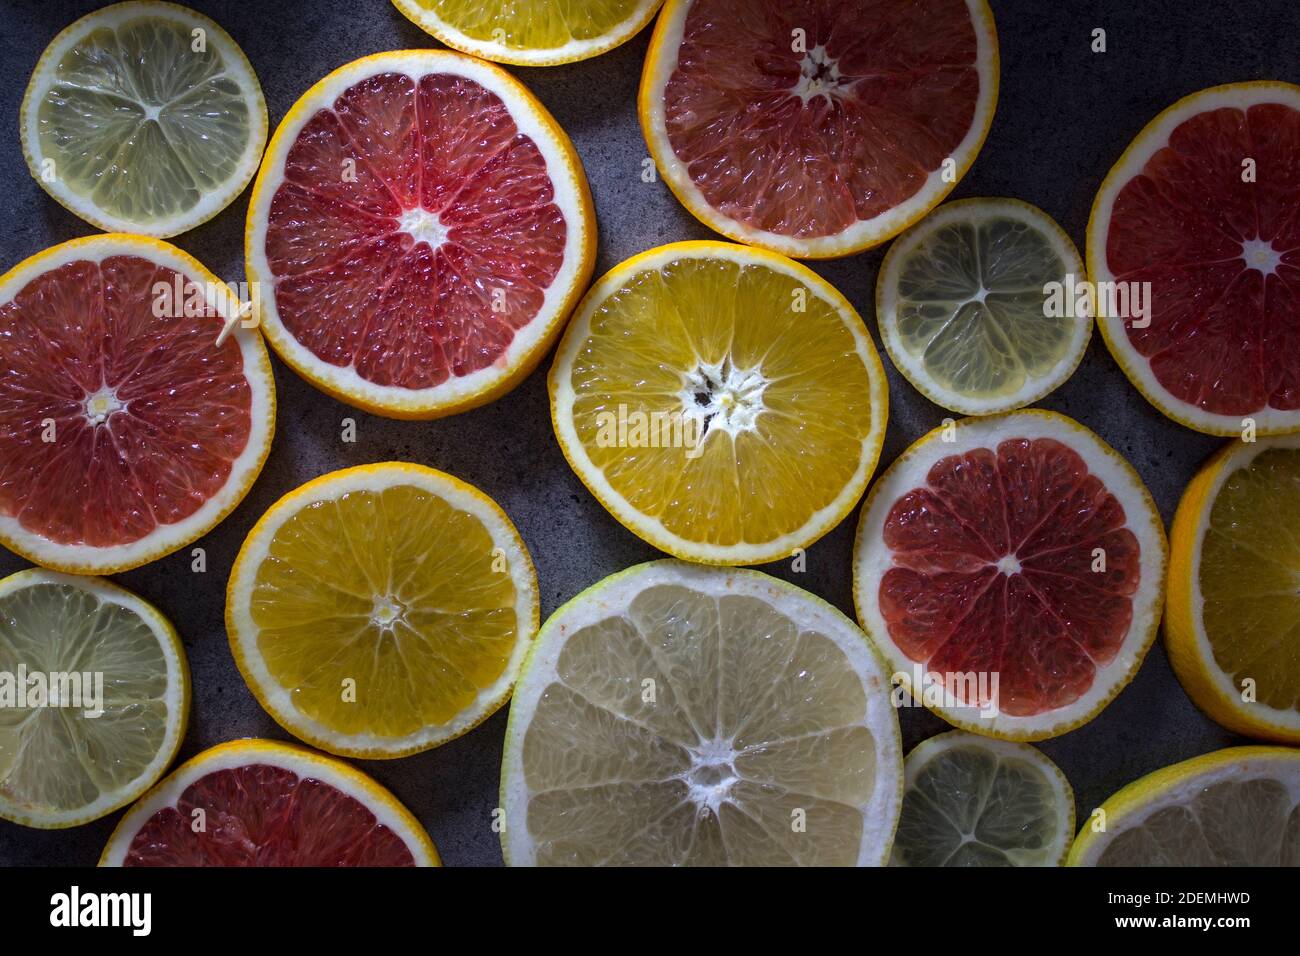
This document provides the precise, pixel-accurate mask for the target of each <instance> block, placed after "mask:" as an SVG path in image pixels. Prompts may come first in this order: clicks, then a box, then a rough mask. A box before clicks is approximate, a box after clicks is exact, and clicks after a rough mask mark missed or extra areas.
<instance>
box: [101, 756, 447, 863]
mask: <svg viewBox="0 0 1300 956" xmlns="http://www.w3.org/2000/svg"><path fill="white" fill-rule="evenodd" d="M99 865H100V866H439V865H440V863H439V860H438V851H437V850H436V849H434V846H433V841H431V840H430V839H429V835H428V834H427V833H425V831H424V827H422V826H420V822H419V821H418V820H416V819H415V817H413V816H412V815H411V813H410V811H409V810H407V809H406V808H405V807H404V806H402V805H401V804H400V803H399V802H398V801H397V798H396V797H394V796H393V795H392V794H391V793H389V792H388V791H387V790H386V789H384V788H383V787H381V786H380V785H379V784H377V783H375V781H374V780H372V779H370V778H369V777H367V776H366V775H365V774H364V773H362V772H361V771H359V770H356V769H354V768H352V767H349V766H348V765H347V764H345V763H343V762H342V761H340V760H333V759H331V758H329V757H325V756H322V755H321V754H318V753H314V752H312V751H310V750H307V749H306V748H305V747H298V746H295V745H293V744H283V743H280V742H278V741H274V740H253V739H248V740H233V741H231V742H230V743H225V744H219V745H218V746H216V747H212V748H210V749H208V750H205V751H203V752H202V753H201V754H199V755H198V756H197V757H194V758H193V759H191V760H188V761H186V762H185V763H184V764H182V765H181V766H180V767H178V768H177V769H176V770H175V771H173V772H172V773H171V774H170V775H169V776H168V777H167V779H166V780H164V781H163V782H162V783H160V784H158V786H156V787H154V788H153V790H151V791H149V793H147V794H146V795H145V796H144V797H143V798H142V799H141V800H140V802H139V803H137V804H136V805H135V806H134V807H132V808H131V810H130V811H129V812H128V813H127V814H126V815H125V816H124V817H122V820H121V821H120V822H119V823H118V825H117V829H115V830H114V831H113V835H112V837H110V838H109V841H108V846H106V847H105V848H104V853H103V855H102V856H101V857H100V860H99Z"/></svg>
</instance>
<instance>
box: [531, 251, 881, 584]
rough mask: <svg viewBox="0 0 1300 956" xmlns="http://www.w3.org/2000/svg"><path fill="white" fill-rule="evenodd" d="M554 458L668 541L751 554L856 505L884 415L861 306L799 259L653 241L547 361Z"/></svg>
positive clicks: (690, 551) (818, 530)
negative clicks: (560, 455)
mask: <svg viewBox="0 0 1300 956" xmlns="http://www.w3.org/2000/svg"><path fill="white" fill-rule="evenodd" d="M550 390H551V418H552V421H553V422H554V424H555V434H556V437H557V438H558V439H559V442H560V447H561V448H562V449H563V450H564V454H565V457H566V458H568V460H569V464H570V465H572V466H573V469H574V471H576V472H577V473H578V476H579V477H580V478H581V479H582V481H583V483H584V484H586V486H587V487H588V488H589V489H590V490H591V492H592V494H594V495H595V496H596V497H597V498H598V499H600V502H601V503H602V504H603V505H604V506H605V507H606V508H607V509H608V510H609V511H610V513H611V514H613V515H614V517H616V518H617V519H618V520H619V521H620V522H621V523H622V524H623V525H624V526H625V527H627V528H629V529H630V530H632V531H633V532H635V533H636V534H638V535H640V536H641V537H642V538H644V539H645V540H647V541H649V542H650V543H651V544H653V545H654V546H655V547H657V548H659V549H661V550H663V551H667V552H668V553H669V554H673V555H676V556H678V557H681V558H686V559H688V560H691V561H698V562H701V563H705V564H758V563H761V562H764V561H773V560H776V559H778V558H783V557H786V556H787V555H789V554H791V553H792V551H793V550H794V549H795V548H806V547H807V546H808V545H810V544H811V543H812V542H813V541H815V540H817V539H818V538H819V537H821V536H822V535H823V534H825V533H826V532H827V531H829V530H830V529H831V528H833V527H835V525H837V524H838V523H839V522H840V521H841V520H842V519H843V518H844V516H845V515H846V514H848V512H849V511H850V510H851V509H852V508H853V506H854V505H855V504H856V503H857V501H858V498H859V497H861V495H862V492H863V489H865V487H866V484H867V479H868V477H869V476H870V475H871V472H872V471H873V470H874V469H875V467H876V461H877V459H878V457H879V455H880V446H881V442H882V440H883V437H884V430H885V422H886V420H887V418H888V402H889V397H888V388H887V385H886V383H885V375H884V369H883V368H882V367H881V364H880V358H879V357H878V356H877V355H876V350H875V347H874V346H873V345H872V344H871V337H870V336H869V335H868V334H867V330H866V328H865V327H864V326H863V324H862V319H861V318H859V316H858V314H857V313H856V312H855V311H854V310H853V306H851V305H850V304H849V302H848V300H847V299H845V298H844V297H843V296H842V295H840V294H839V292H837V291H836V290H835V289H834V287H832V286H831V285H830V284H829V283H828V282H826V281H825V280H824V279H822V278H821V277H820V276H818V275H817V274H816V273H815V272H813V271H812V270H811V269H808V268H807V267H805V266H802V265H800V264H799V263H796V262H793V261H791V260H789V259H786V258H784V257H783V256H778V255H775V254H773V253H770V252H764V251H762V250H758V249H752V248H747V247H745V246H737V245H733V244H731V243H724V242H682V243H674V244H672V245H667V246H660V247H659V248H657V249H651V250H650V251H648V252H644V253H641V254H640V255H638V256H634V257H633V258H631V259H629V260H627V261H626V262H623V263H621V264H620V265H618V266H616V267H615V268H614V269H612V270H611V271H610V272H609V273H608V274H607V275H605V276H604V277H603V278H602V279H601V280H600V281H599V282H597V283H596V284H595V285H594V286H593V287H592V289H591V291H590V292H589V293H588V294H587V297H586V298H585V299H584V300H583V301H582V303H581V305H580V306H579V307H578V310H577V312H576V313H575V315H574V319H573V321H572V323H571V324H570V325H569V328H568V330H567V332H566V333H565V336H564V339H563V341H562V342H561V343H560V347H559V349H558V350H557V352H556V356H555V364H554V365H553V366H552V367H551V375H550Z"/></svg>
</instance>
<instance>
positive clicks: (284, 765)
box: [99, 739, 438, 866]
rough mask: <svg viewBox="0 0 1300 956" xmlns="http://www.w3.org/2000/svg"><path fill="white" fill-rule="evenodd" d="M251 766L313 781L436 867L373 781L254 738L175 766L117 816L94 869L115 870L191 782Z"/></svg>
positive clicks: (425, 842)
mask: <svg viewBox="0 0 1300 956" xmlns="http://www.w3.org/2000/svg"><path fill="white" fill-rule="evenodd" d="M254 765H261V766H268V767H278V768H280V769H283V770H288V771H289V772H291V773H294V774H297V775H298V776H299V777H309V778H311V779H313V780H319V781H320V782H321V783H324V784H328V785H329V786H331V787H333V788H334V789H335V790H338V791H340V792H341V793H344V794H346V795H347V796H349V797H352V798H353V799H354V800H356V801H358V802H359V803H361V804H362V805H363V806H364V807H365V808H366V809H367V810H369V811H370V812H371V813H373V814H374V815H375V819H376V820H377V821H378V822H379V823H381V824H383V825H384V826H386V827H388V829H390V830H392V831H393V833H394V834H396V835H397V836H398V838H400V839H401V841H402V842H403V843H405V844H406V848H407V849H408V850H410V851H411V856H413V857H414V858H415V864H416V866H437V865H438V858H437V856H436V854H433V853H431V852H430V850H431V849H432V845H431V844H430V843H429V837H428V834H426V833H425V832H424V829H423V828H422V827H421V826H420V824H419V822H418V821H416V819H415V817H413V816H411V814H410V813H409V812H408V811H407V810H406V808H405V807H403V806H402V805H401V804H400V803H399V802H398V801H397V798H396V797H394V796H393V795H392V794H391V793H389V792H388V790H386V789H384V788H383V787H381V786H380V785H379V784H378V783H376V782H375V781H373V780H371V779H370V778H369V777H367V776H366V775H364V774H363V773H361V772H360V771H359V770H356V769H354V768H352V767H350V766H348V765H347V764H345V763H343V762H342V761H339V760H334V759H331V758H329V757H326V756H324V755H322V754H316V753H311V752H309V751H306V750H302V749H300V748H298V747H294V746H287V745H285V744H281V743H276V742H275V741H271V740H257V739H245V740H236V741H232V742H230V743H227V744H219V745H217V746H216V747H212V748H210V749H208V750H205V751H203V753H201V754H199V755H198V756H197V757H194V758H193V759H192V760H189V761H187V762H186V763H185V764H183V765H182V766H181V767H179V768H178V769H177V770H176V771H175V772H174V773H172V774H171V776H169V777H168V778H167V779H166V780H164V781H163V782H162V783H160V784H159V785H158V786H157V787H155V788H154V789H153V790H152V791H150V792H149V793H148V794H146V795H145V797H144V799H142V800H141V801H140V802H139V803H137V804H136V805H135V806H134V807H132V808H131V810H130V811H129V812H128V813H127V814H126V815H125V816H124V817H122V819H121V821H120V822H119V823H118V825H117V828H116V829H115V830H114V831H113V836H112V837H111V838H110V839H109V842H108V846H107V847H106V848H105V849H104V855H103V858H102V859H101V860H100V861H99V865H100V866H121V865H122V864H123V862H124V861H125V860H126V855H127V852H128V851H129V850H130V849H131V841H132V839H134V837H135V835H136V834H137V833H138V832H139V831H140V828H141V827H142V826H144V825H145V823H147V822H148V821H149V818H150V817H152V816H153V815H154V814H155V813H157V812H158V811H159V810H163V809H165V808H167V807H175V806H176V805H177V803H178V801H179V800H180V797H181V794H183V793H184V792H185V790H186V789H187V788H188V787H190V786H191V785H192V784H193V783H194V782H195V781H197V780H199V779H201V778H203V777H206V776H207V775H208V774H212V773H217V772H219V771H222V770H234V769H237V768H239V767H248V766H254Z"/></svg>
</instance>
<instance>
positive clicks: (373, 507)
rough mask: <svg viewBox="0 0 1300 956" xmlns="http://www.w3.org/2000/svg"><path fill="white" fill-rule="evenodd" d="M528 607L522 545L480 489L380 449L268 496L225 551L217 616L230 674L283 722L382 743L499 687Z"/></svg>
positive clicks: (476, 707) (498, 692)
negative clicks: (223, 599) (376, 455)
mask: <svg viewBox="0 0 1300 956" xmlns="http://www.w3.org/2000/svg"><path fill="white" fill-rule="evenodd" d="M537 607H538V604H537V580H536V576H535V574H534V572H533V567H532V562H531V560H530V559H529V557H528V552H527V550H526V549H525V548H524V545H523V542H522V541H521V540H520V539H519V535H518V532H516V531H515V529H514V526H513V525H512V524H511V523H510V520H509V519H508V518H507V517H506V515H505V513H504V512H502V511H501V509H500V508H498V507H497V505H496V504H495V503H494V502H493V501H492V500H491V499H490V498H488V497H487V496H486V495H484V494H483V493H482V492H480V491H478V490H477V489H475V488H472V487H471V486H469V485H466V484H465V483H464V482H460V481H457V480H456V479H455V478H452V477H451V476H449V475H444V474H443V473H442V472H438V471H434V470H433V469H431V468H424V467H422V466H420V465H410V464H403V463H397V462H390V463H386V464H379V465H363V466H360V467H357V468H349V469H344V470H343V471H337V472H333V473H331V474H328V475H325V476H324V477H322V478H318V479H316V480H315V481H312V482H309V483H308V484H306V485H304V486H303V487H301V488H299V489H298V490H296V491H294V492H291V493H290V494H289V495H286V496H285V497H284V498H282V499H281V500H280V501H279V502H277V503H276V504H275V505H273V506H272V507H271V509H270V510H269V511H268V512H267V513H266V514H265V515H264V516H263V517H262V519H261V521H259V522H258V524H257V525H256V526H255V527H254V528H253V530H252V531H251V532H249V535H248V538H247V539H246V540H245V542H244V546H243V548H242V549H241V550H240V553H239V557H238V558H237V559H236V561H235V567H234V569H233V571H232V573H231V577H230V586H229V590H228V594H227V604H226V620H227V625H228V629H229V632H230V642H231V648H232V649H233V651H234V654H235V661H236V663H237V664H238V665H239V668H240V671H241V672H242V673H243V675H244V679H245V680H246V681H248V684H249V687H250V688H251V689H252V690H253V693H254V694H255V695H256V696H257V698H258V700H259V701H261V703H262V705H263V706H264V707H265V708H266V709H267V710H268V711H269V712H270V713H271V715H272V716H273V717H274V718H275V719H276V720H277V721H279V723H280V724H281V725H282V726H283V727H285V729H287V730H289V731H290V732H291V733H294V734H296V735H297V736H299V737H301V738H302V739H304V740H306V741H308V742H310V743H312V744H315V745H316V746H318V747H321V748H323V749H325V750H329V751H331V752H334V753H340V754H346V755H350V756H365V757H396V756H402V755H405V754H409V753H414V752H415V751H418V750H425V749H428V748H429V747H433V746H436V745H437V744H440V743H443V742H444V741H446V740H449V739H451V738H452V737H455V736H458V735H459V734H462V733H464V732H465V731H466V730H469V729H470V728H471V727H473V726H475V725H476V724H478V723H479V722H480V721H482V720H483V719H484V718H486V717H487V716H488V715H490V714H491V713H492V712H493V711H495V710H496V709H497V708H498V707H499V706H500V705H501V704H502V703H503V702H504V701H505V699H506V697H507V696H509V693H510V687H511V685H512V684H513V683H514V680H515V675H516V674H517V672H518V670H519V665H520V663H521V661H522V660H523V655H524V652H525V651H526V650H527V647H528V642H529V640H530V639H531V637H532V635H533V634H534V633H535V632H536V629H537V614H538V611H537Z"/></svg>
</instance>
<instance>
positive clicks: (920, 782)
mask: <svg viewBox="0 0 1300 956" xmlns="http://www.w3.org/2000/svg"><path fill="white" fill-rule="evenodd" d="M1073 838H1074V792H1073V791H1072V790H1071V789H1070V784H1069V783H1068V782H1067V781H1066V779H1065V774H1063V773H1061V771H1060V769H1058V768H1057V766H1056V764H1054V763H1052V762H1051V761H1050V760H1048V759H1047V758H1046V757H1045V756H1043V754H1042V753H1041V752H1039V751H1038V750H1035V749H1034V748H1033V747H1031V746H1029V745H1028V744H1019V743H1013V742H1011V741H1008V740H992V739H990V738H988V737H979V736H976V735H975V734H968V733H965V732H964V731H960V730H952V731H949V732H948V733H946V734H939V736H937V737H931V738H930V739H929V740H926V741H923V742H922V743H920V744H918V745H917V747H916V748H915V749H914V750H913V751H912V752H911V753H910V754H908V755H907V760H906V762H905V764H904V788H903V812H902V815H901V816H900V817H899V820H898V834H897V836H895V838H894V850H893V855H892V856H891V857H890V865H891V866H1060V865H1061V864H1062V863H1063V862H1064V861H1065V854H1066V852H1067V851H1068V850H1069V849H1070V841H1071V840H1072V839H1073Z"/></svg>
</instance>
